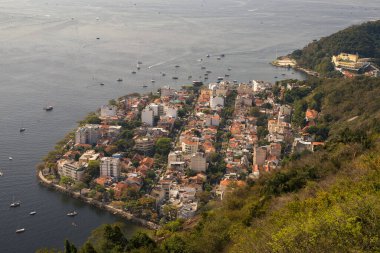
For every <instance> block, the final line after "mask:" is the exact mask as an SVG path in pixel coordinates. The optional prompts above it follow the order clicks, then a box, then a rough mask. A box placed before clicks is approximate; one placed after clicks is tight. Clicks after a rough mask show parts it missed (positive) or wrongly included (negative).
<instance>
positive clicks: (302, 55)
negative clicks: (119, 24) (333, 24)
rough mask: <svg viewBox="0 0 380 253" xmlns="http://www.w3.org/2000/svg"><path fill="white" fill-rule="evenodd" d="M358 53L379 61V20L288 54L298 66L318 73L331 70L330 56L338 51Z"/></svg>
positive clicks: (347, 29) (340, 32)
mask: <svg viewBox="0 0 380 253" xmlns="http://www.w3.org/2000/svg"><path fill="white" fill-rule="evenodd" d="M342 52H345V53H351V54H356V53H358V54H359V56H360V57H364V58H375V59H374V62H375V63H377V64H379V63H380V20H377V21H371V22H367V23H364V24H361V25H354V26H351V27H348V28H346V29H344V30H342V31H339V32H337V33H334V34H332V35H330V36H328V37H323V38H321V39H320V40H318V41H316V40H315V41H313V42H312V43H310V44H308V45H307V46H305V47H304V48H303V49H302V50H295V51H294V52H293V53H292V54H291V55H290V56H291V57H292V58H294V59H295V60H296V61H297V64H298V65H299V66H300V67H304V68H308V69H312V70H315V71H318V72H320V73H322V74H323V73H327V72H331V71H333V65H332V64H331V57H332V56H333V55H337V54H339V53H342Z"/></svg>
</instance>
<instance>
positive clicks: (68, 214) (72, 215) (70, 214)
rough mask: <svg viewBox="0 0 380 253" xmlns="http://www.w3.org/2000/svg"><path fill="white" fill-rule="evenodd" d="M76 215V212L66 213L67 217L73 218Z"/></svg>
mask: <svg viewBox="0 0 380 253" xmlns="http://www.w3.org/2000/svg"><path fill="white" fill-rule="evenodd" d="M77 214H78V213H77V212H75V211H72V212H68V213H67V216H70V217H74V216H75V215H77Z"/></svg>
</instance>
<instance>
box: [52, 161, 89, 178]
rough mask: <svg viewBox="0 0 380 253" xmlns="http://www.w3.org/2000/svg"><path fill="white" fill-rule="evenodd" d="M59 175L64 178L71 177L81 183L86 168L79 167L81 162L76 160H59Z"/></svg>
mask: <svg viewBox="0 0 380 253" xmlns="http://www.w3.org/2000/svg"><path fill="white" fill-rule="evenodd" d="M57 167H58V174H59V175H60V176H61V177H62V176H65V177H69V178H71V179H73V180H76V181H81V180H82V179H83V176H84V170H85V167H84V166H81V165H79V162H77V161H74V160H62V159H61V160H59V161H58V163H57Z"/></svg>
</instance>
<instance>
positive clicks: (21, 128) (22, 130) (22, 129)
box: [20, 122, 26, 133]
mask: <svg viewBox="0 0 380 253" xmlns="http://www.w3.org/2000/svg"><path fill="white" fill-rule="evenodd" d="M25 130H26V128H25V127H24V122H22V123H21V127H20V133H22V132H25Z"/></svg>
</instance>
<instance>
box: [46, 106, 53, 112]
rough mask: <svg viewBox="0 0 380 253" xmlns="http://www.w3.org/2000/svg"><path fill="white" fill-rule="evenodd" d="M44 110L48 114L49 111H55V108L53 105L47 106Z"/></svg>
mask: <svg viewBox="0 0 380 253" xmlns="http://www.w3.org/2000/svg"><path fill="white" fill-rule="evenodd" d="M44 110H45V111H47V112H48V111H52V110H53V106H51V105H48V106H45V107H44Z"/></svg>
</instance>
